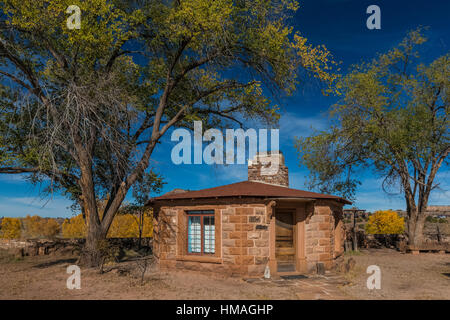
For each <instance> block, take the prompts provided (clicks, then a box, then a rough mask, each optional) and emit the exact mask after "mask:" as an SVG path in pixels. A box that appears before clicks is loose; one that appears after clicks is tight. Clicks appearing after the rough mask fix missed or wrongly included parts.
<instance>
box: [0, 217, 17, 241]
mask: <svg viewBox="0 0 450 320" xmlns="http://www.w3.org/2000/svg"><path fill="white" fill-rule="evenodd" d="M20 236H21V223H20V219H18V218H3V219H2V223H1V225H0V238H3V239H20Z"/></svg>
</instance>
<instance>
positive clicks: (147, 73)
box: [0, 0, 337, 266]
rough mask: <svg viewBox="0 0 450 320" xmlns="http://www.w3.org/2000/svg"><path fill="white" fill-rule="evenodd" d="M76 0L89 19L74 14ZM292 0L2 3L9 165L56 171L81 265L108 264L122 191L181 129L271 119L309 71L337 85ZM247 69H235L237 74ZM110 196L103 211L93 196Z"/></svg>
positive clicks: (43, 174)
mask: <svg viewBox="0 0 450 320" xmlns="http://www.w3.org/2000/svg"><path fill="white" fill-rule="evenodd" d="M70 5H77V6H79V7H80V9H81V28H80V29H73V30H72V29H69V28H67V25H66V20H67V18H68V16H69V14H66V13H65V11H66V9H67V7H69V6H70ZM297 7H298V4H297V2H296V1H293V0H270V1H233V0H179V1H138V0H136V1H125V0H85V1H74V0H51V1H50V0H44V1H23V0H4V1H2V2H1V3H0V77H1V79H0V100H1V101H0V102H1V103H0V105H1V109H0V129H1V130H0V132H1V134H0V173H9V174H16V173H27V174H29V178H30V179H31V181H32V182H35V183H39V182H42V181H46V180H45V179H48V178H50V180H51V181H52V182H51V183H50V184H48V185H49V188H48V189H47V191H49V192H51V191H52V190H54V189H61V190H62V191H63V192H64V193H65V194H66V195H67V196H69V197H70V198H71V199H73V200H74V202H75V203H76V204H77V206H78V207H79V208H80V209H81V212H82V213H83V216H84V217H85V218H86V221H87V238H86V245H85V248H84V251H83V254H82V259H81V261H80V262H81V263H82V264H86V265H91V266H95V265H99V263H100V261H101V255H100V254H99V252H98V249H97V247H98V246H97V243H98V242H99V241H102V239H105V237H106V235H107V234H108V230H109V228H110V226H111V223H112V221H113V219H114V216H115V215H116V213H117V212H118V211H119V209H120V207H121V204H122V202H123V200H124V199H125V196H126V194H127V193H128V191H129V190H130V188H131V187H132V186H133V184H134V183H135V182H136V181H138V180H139V179H142V177H143V176H144V175H145V173H149V172H151V168H150V167H149V164H150V159H151V156H152V153H153V151H154V149H155V147H156V146H157V144H158V143H159V142H160V140H161V137H162V136H163V135H164V134H165V133H166V132H167V131H168V130H169V129H170V128H172V127H176V126H182V127H187V128H190V127H191V126H192V122H193V120H200V121H203V123H204V127H206V128H207V127H210V126H220V125H224V124H225V123H230V122H231V123H234V124H238V125H241V126H243V125H244V123H246V122H247V121H248V120H258V121H265V122H267V123H268V124H271V125H274V124H275V123H276V120H277V119H278V115H277V106H276V105H275V104H274V103H273V102H272V101H271V99H270V97H271V96H273V95H274V94H276V95H279V94H281V93H284V94H290V93H292V92H293V91H294V90H295V87H296V85H298V82H299V80H298V79H297V77H296V74H297V70H298V68H300V67H302V68H303V69H304V70H306V71H307V72H308V74H310V75H311V76H313V77H316V78H317V79H318V80H319V81H323V82H324V83H325V84H326V85H327V87H326V88H327V89H328V90H333V88H334V86H333V84H334V82H335V80H336V79H337V76H336V75H335V74H333V73H332V72H331V70H332V67H333V65H334V64H335V63H334V62H333V61H332V59H331V56H330V54H329V52H328V51H327V50H326V49H325V48H324V47H322V46H319V47H313V46H311V45H310V44H308V43H307V41H306V38H304V37H303V36H302V35H301V34H300V33H294V32H293V29H292V27H290V26H289V25H288V19H289V18H290V17H291V16H292V14H293V13H294V12H295V11H296V10H297ZM237 71H238V74H239V76H236V74H237ZM103 200H106V204H105V206H104V208H103V209H102V214H99V208H98V203H103V202H102V201H103Z"/></svg>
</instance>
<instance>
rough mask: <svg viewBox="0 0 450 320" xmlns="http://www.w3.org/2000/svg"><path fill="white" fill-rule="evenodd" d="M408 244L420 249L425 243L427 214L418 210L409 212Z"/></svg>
mask: <svg viewBox="0 0 450 320" xmlns="http://www.w3.org/2000/svg"><path fill="white" fill-rule="evenodd" d="M408 218H409V220H408V244H409V245H410V246H415V247H418V246H420V245H421V244H422V243H423V228H424V225H425V218H426V215H425V212H419V211H417V209H415V210H414V209H413V210H410V212H408Z"/></svg>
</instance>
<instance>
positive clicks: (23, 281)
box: [0, 250, 450, 300]
mask: <svg viewBox="0 0 450 320" xmlns="http://www.w3.org/2000/svg"><path fill="white" fill-rule="evenodd" d="M352 257H353V258H354V259H355V260H356V266H355V268H354V269H353V270H352V271H350V273H348V274H334V273H327V274H326V275H325V276H314V275H309V276H308V278H305V279H291V280H283V279H279V280H277V279H272V280H270V281H267V280H257V281H246V280H244V279H238V278H232V279H230V278H223V277H220V276H207V275H201V274H196V273H193V272H159V271H158V270H157V268H156V267H150V268H149V269H147V272H146V273H145V277H144V282H143V283H141V279H140V272H139V267H138V265H137V264H136V262H127V263H121V264H119V269H117V268H115V269H112V270H111V271H109V269H111V268H112V266H106V267H105V270H107V271H109V272H106V273H104V274H99V271H98V270H96V269H82V271H81V289H80V290H77V289H74V290H69V289H67V287H66V281H67V279H68V277H69V276H70V275H69V274H67V273H66V270H67V267H68V266H69V265H72V264H74V263H75V261H76V258H75V257H73V256H36V257H24V258H23V259H15V258H14V257H11V256H8V255H5V254H3V256H2V255H1V254H0V299H155V300H156V299H257V300H265V299H301V300H303V299H304V300H307V299H450V255H448V254H447V255H438V254H421V255H419V256H413V255H404V254H401V253H397V252H395V251H392V250H387V251H386V250H375V251H371V252H363V253H361V254H360V255H355V256H352ZM346 258H348V257H346ZM371 264H375V265H378V266H379V267H380V268H381V272H382V283H381V289H380V290H368V289H367V287H366V280H367V277H368V275H367V274H366V273H365V271H366V268H367V266H368V265H371ZM121 270H124V271H121Z"/></svg>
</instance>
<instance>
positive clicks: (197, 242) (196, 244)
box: [188, 216, 202, 253]
mask: <svg viewBox="0 0 450 320" xmlns="http://www.w3.org/2000/svg"><path fill="white" fill-rule="evenodd" d="M200 218H201V217H199V216H190V217H189V220H188V252H189V253H201V247H202V230H201V229H202V225H201V223H200Z"/></svg>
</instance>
